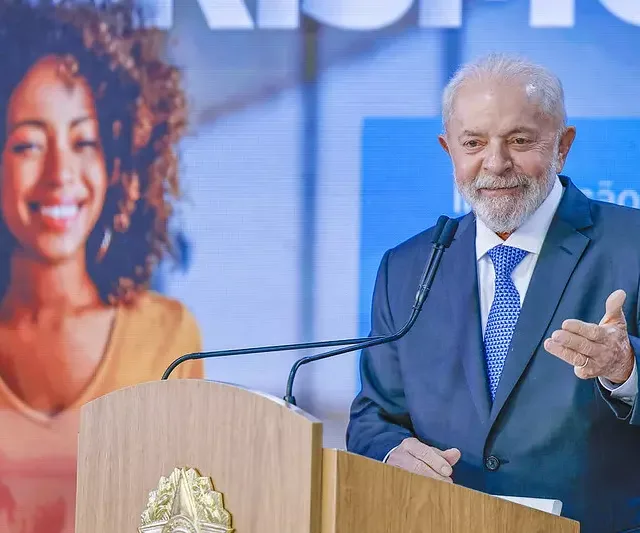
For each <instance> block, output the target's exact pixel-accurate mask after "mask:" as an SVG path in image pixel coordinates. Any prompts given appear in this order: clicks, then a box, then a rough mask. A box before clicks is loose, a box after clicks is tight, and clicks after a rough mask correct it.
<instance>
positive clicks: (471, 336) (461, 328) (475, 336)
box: [441, 214, 491, 424]
mask: <svg viewBox="0 0 640 533" xmlns="http://www.w3.org/2000/svg"><path fill="white" fill-rule="evenodd" d="M475 228H476V225H475V217H474V216H473V215H471V214H469V215H467V216H465V217H464V218H463V219H462V222H461V223H460V228H459V229H458V233H457V236H456V238H455V241H454V243H453V245H452V246H451V248H450V249H449V251H448V252H446V253H445V256H444V258H445V259H446V263H445V261H444V260H443V264H442V267H443V268H442V269H441V272H442V281H443V282H442V285H443V286H444V287H447V289H448V302H449V305H450V306H451V317H452V320H451V323H450V326H449V328H450V329H449V332H448V333H446V334H447V335H454V339H455V344H456V352H457V353H459V354H460V356H461V357H462V365H463V368H464V374H465V378H466V380H467V384H468V386H469V392H470V393H471V397H472V399H473V403H474V405H475V407H476V410H477V412H478V416H479V418H480V420H481V421H482V423H483V424H485V423H486V422H487V421H488V420H489V411H490V408H491V403H490V400H489V390H488V388H487V376H486V371H485V366H484V348H483V344H482V328H481V322H480V302H479V296H478V272H477V261H476V248H475V238H476V229H475Z"/></svg>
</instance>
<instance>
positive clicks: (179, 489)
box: [138, 468, 233, 533]
mask: <svg viewBox="0 0 640 533" xmlns="http://www.w3.org/2000/svg"><path fill="white" fill-rule="evenodd" d="M138 532H139V533H232V532H233V528H232V527H231V515H230V514H229V512H228V511H227V510H226V509H225V508H224V504H223V502H222V494H221V493H220V492H217V491H216V490H215V489H214V488H213V483H212V482H211V479H209V478H208V477H202V476H201V475H200V474H199V472H198V471H197V470H195V469H193V468H176V469H175V470H174V471H173V472H172V473H171V475H170V476H169V477H162V478H160V482H159V483H158V488H157V489H156V490H154V491H152V492H151V493H149V502H148V503H147V508H146V510H145V511H144V513H142V519H141V524H140V527H139V528H138Z"/></svg>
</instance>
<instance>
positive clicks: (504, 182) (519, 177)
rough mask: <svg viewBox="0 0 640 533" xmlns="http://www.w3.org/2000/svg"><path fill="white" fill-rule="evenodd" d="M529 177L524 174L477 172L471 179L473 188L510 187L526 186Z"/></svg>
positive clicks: (529, 179) (528, 183)
mask: <svg viewBox="0 0 640 533" xmlns="http://www.w3.org/2000/svg"><path fill="white" fill-rule="evenodd" d="M530 184H531V178H530V177H529V176H527V175H524V174H512V175H510V176H492V175H490V174H479V175H478V176H476V179H475V180H474V181H473V188H474V189H476V190H478V189H510V188H512V187H524V188H528V187H529V186H530Z"/></svg>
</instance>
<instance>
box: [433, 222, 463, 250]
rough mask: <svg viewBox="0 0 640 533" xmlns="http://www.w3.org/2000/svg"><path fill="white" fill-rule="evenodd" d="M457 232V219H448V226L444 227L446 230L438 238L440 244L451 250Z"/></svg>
mask: <svg viewBox="0 0 640 533" xmlns="http://www.w3.org/2000/svg"><path fill="white" fill-rule="evenodd" d="M456 231H458V221H457V220H456V219H455V218H449V219H447V222H446V224H445V225H444V229H443V230H442V233H441V234H440V237H439V238H438V244H440V245H442V246H444V247H445V248H449V246H451V243H452V242H453V238H454V237H455V235H456Z"/></svg>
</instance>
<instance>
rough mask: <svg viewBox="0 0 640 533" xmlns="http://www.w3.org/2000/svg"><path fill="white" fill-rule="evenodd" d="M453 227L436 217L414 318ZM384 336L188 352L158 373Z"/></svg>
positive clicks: (357, 346)
mask: <svg viewBox="0 0 640 533" xmlns="http://www.w3.org/2000/svg"><path fill="white" fill-rule="evenodd" d="M452 222H455V227H452V226H451V223H452ZM447 224H449V226H447ZM447 227H448V228H449V229H448V230H447ZM456 227H457V221H453V220H451V219H449V218H448V217H446V216H441V217H440V218H439V219H438V222H437V224H436V226H435V228H434V231H433V239H432V242H433V243H434V247H433V249H432V252H431V256H430V257H429V260H428V262H427V266H426V267H425V270H424V272H423V274H422V277H421V279H420V286H419V288H418V292H417V294H416V303H415V304H414V307H413V311H412V315H413V314H415V315H416V317H417V313H419V312H420V308H421V307H422V303H423V302H424V299H425V298H426V295H427V293H428V292H429V289H430V285H431V283H432V282H433V275H435V272H433V275H430V271H431V266H432V265H433V264H434V261H436V260H437V261H438V262H439V260H440V259H439V257H440V256H441V255H442V252H443V250H444V248H446V246H444V244H440V242H441V241H442V243H444V242H446V241H443V240H442V237H445V236H446V235H445V234H446V233H447V232H449V233H451V236H450V237H448V239H449V244H450V243H451V242H450V241H451V240H453V234H455V231H456ZM451 228H453V229H451ZM447 246H448V244H447ZM436 268H437V267H436ZM429 280H431V281H429ZM421 294H423V296H420V295H421ZM414 321H415V318H414ZM405 333H406V332H405ZM387 338H388V337H384V336H376V337H360V338H355V339H338V340H332V341H318V342H306V343H296V344H281V345H273V346H256V347H253V348H237V349H230V350H218V351H213V352H194V353H188V354H185V355H182V356H180V357H178V358H177V359H175V360H174V361H173V362H172V363H171V364H170V365H169V366H168V367H167V369H166V370H165V371H164V374H163V375H162V378H161V379H162V380H166V379H168V378H169V376H170V375H171V373H172V372H173V371H174V370H175V369H176V367H177V366H178V365H180V364H182V363H184V362H186V361H194V360H198V359H213V358H217V357H230V356H235V355H250V354H259V353H268V352H286V351H291V350H306V349H313V348H331V347H333V346H353V347H354V348H353V349H351V348H347V349H346V351H339V353H346V352H349V351H353V350H359V349H361V348H362V347H363V346H362V344H368V343H370V342H374V341H377V340H380V341H384V342H391V341H386V340H385V339H387ZM343 350H344V348H343ZM330 353H331V352H330ZM339 353H336V354H334V355H338V354H339ZM312 357H314V356H312ZM317 357H319V358H321V359H324V358H325V357H330V355H326V354H319V355H318V356H317ZM304 359H306V358H303V360H301V361H304ZM313 360H315V359H313ZM308 362H311V361H304V362H301V363H300V364H299V365H298V361H296V364H297V365H298V366H297V368H299V366H301V365H303V364H306V363H308ZM297 368H296V369H295V371H297ZM295 371H294V369H292V373H290V375H289V380H290V382H291V387H289V386H288V387H287V396H288V397H291V398H292V399H293V401H292V402H290V403H293V404H295V398H293V396H291V388H292V387H293V379H294V377H295ZM292 374H293V376H292ZM285 399H286V398H285Z"/></svg>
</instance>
